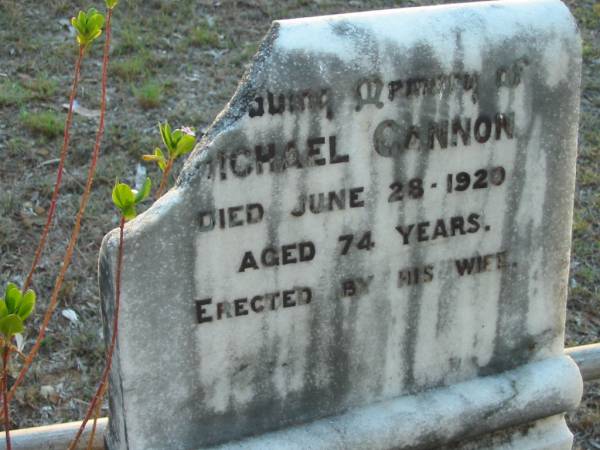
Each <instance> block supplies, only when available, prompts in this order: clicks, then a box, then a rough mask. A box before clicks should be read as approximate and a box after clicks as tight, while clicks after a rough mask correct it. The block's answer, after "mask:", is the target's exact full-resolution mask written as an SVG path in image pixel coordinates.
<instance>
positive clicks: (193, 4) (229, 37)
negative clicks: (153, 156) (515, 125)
mask: <svg viewBox="0 0 600 450" xmlns="http://www.w3.org/2000/svg"><path fill="white" fill-rule="evenodd" d="M430 3H440V2H430V1H427V0H422V1H391V0H387V1H386V0H372V1H340V0H331V1H327V0H287V1H275V0H264V1H261V0H245V1H244V0H220V1H219V0H195V1H183V0H180V1H172V0H145V1H142V0H138V1H136V0H121V2H120V4H119V6H118V7H117V9H116V12H115V15H114V21H113V24H114V28H113V47H112V56H111V58H112V59H111V70H110V80H109V91H108V96H109V98H108V102H109V112H108V117H107V120H108V124H107V130H106V134H105V138H104V144H103V154H102V159H101V162H100V165H99V168H98V175H97V177H96V182H95V190H94V193H93V196H92V200H91V203H90V205H89V207H88V213H87V218H86V219H85V221H84V226H83V231H82V234H81V238H80V240H79V245H78V247H77V250H76V253H75V258H74V262H73V265H72V268H71V270H70V272H69V275H68V277H67V279H66V282H65V284H64V287H63V289H62V292H61V295H60V304H59V307H58V309H57V311H56V313H55V318H54V321H53V323H52V325H51V327H50V330H49V333H48V335H47V338H46V339H45V341H44V345H43V349H42V351H41V354H40V357H39V358H38V359H37V360H36V362H35V363H34V365H33V366H32V369H31V370H30V373H29V375H28V377H27V381H26V383H25V384H24V385H23V387H22V388H21V389H20V390H19V392H18V395H17V398H16V401H14V402H13V403H12V420H13V426H14V427H16V428H20V427H29V426H34V425H39V424H49V423H57V422H65V421H71V420H77V419H81V418H82V415H83V414H84V412H85V409H86V405H87V402H88V401H89V399H90V398H91V396H92V394H93V391H94V390H95V387H96V383H97V382H98V378H99V374H100V371H101V369H102V363H103V361H102V359H103V352H104V345H103V339H102V331H101V319H100V306H99V303H100V300H99V296H98V288H97V281H96V270H97V267H96V264H97V254H98V249H99V246H100V242H101V239H102V237H103V236H104V234H105V233H106V232H108V231H109V230H110V229H112V228H114V227H115V226H116V225H117V220H118V218H117V214H116V212H115V210H114V208H113V207H112V204H111V200H110V190H111V188H112V185H113V183H114V180H115V178H117V177H118V178H120V179H121V180H126V181H127V182H129V183H132V182H133V180H134V177H135V172H136V165H137V164H138V163H139V161H140V156H141V155H142V154H143V153H150V152H151V151H152V150H153V148H154V147H155V146H156V145H158V143H159V136H158V132H157V126H156V124H157V122H158V121H164V120H169V122H170V123H171V124H173V125H175V126H180V125H190V126H194V127H196V128H197V129H199V130H202V129H204V128H206V127H207V126H208V125H209V124H210V122H211V121H212V120H213V118H214V117H215V116H216V114H217V113H218V112H219V111H220V110H221V108H222V107H223V106H224V105H225V104H226V102H227V101H228V100H229V98H230V96H231V95H232V93H233V92H234V90H235V87H236V85H237V82H238V80H239V78H240V76H241V75H242V73H243V71H244V69H245V66H246V64H247V63H248V61H249V59H250V57H251V56H252V54H253V53H254V51H255V50H256V48H257V43H258V42H259V41H260V39H261V37H262V36H263V35H264V33H265V32H266V30H267V29H268V27H269V25H270V23H271V21H272V20H274V19H282V18H292V17H302V16H312V15H320V14H327V13H341V12H349V11H361V10H369V9H382V8H389V7H404V6H416V5H420V4H430ZM567 3H568V6H569V8H570V9H571V11H572V12H573V14H574V15H575V17H576V18H577V21H578V23H579V25H580V28H581V32H582V36H583V54H584V61H585V67H584V74H583V87H582V101H581V127H580V149H579V157H578V166H577V170H578V174H577V192H576V197H575V220H574V224H573V252H572V258H571V274H570V280H569V281H570V283H569V286H570V290H569V301H568V313H567V332H566V342H565V343H566V345H567V346H573V345H578V344H585V343H592V342H598V341H600V268H599V258H600V194H599V192H600V191H599V189H598V188H599V185H600V4H599V3H596V4H594V2H593V1H592V0H578V1H575V0H568V1H567ZM90 6H96V7H97V8H98V9H99V10H103V9H104V5H103V2H101V1H100V0H96V4H95V5H93V4H91V3H88V2H83V1H78V0H46V1H38V0H0V43H1V45H0V255H1V256H0V286H2V289H3V287H4V286H5V284H6V282H8V281H14V282H17V283H22V282H23V279H24V277H25V275H26V273H27V270H28V268H29V264H30V263H31V260H32V256H33V251H34V249H35V245H36V242H37V240H38V238H39V235H40V231H41V229H42V226H43V223H44V220H45V216H46V213H47V210H48V207H49V199H50V195H51V191H52V186H53V183H54V179H55V170H56V165H57V159H56V158H58V152H59V149H60V143H61V139H62V138H61V136H62V129H61V127H62V125H61V123H62V120H63V119H64V113H65V108H64V107H63V105H64V104H65V103H66V102H67V99H68V92H69V87H70V84H71V78H72V70H73V64H74V62H75V58H76V55H77V49H76V45H75V43H74V38H73V35H72V32H71V31H70V29H69V26H68V23H69V22H68V20H69V19H70V17H71V16H72V15H74V14H75V13H76V12H77V11H78V10H79V9H83V8H86V9H87V8H88V7H90ZM100 63H101V45H95V46H94V48H93V49H92V51H91V53H90V55H89V56H88V57H87V58H86V60H85V62H84V67H83V77H82V81H81V88H80V91H79V98H78V101H79V106H80V109H79V113H78V114H76V116H75V120H74V126H73V130H72V135H73V139H72V145H71V154H70V156H69V160H68V163H67V167H66V176H65V180H64V184H63V188H62V197H61V198H60V202H59V205H58V215H57V218H56V220H55V226H54V228H53V230H52V233H51V237H50V240H49V245H48V247H47V249H46V251H45V253H44V256H43V259H42V262H41V265H40V268H39V269H38V272H37V275H36V277H35V278H34V286H35V289H36V291H37V292H38V295H39V304H38V308H37V312H36V316H35V318H34V319H33V322H34V323H33V325H34V326H30V327H29V328H30V329H31V330H36V329H37V327H38V325H39V321H40V317H41V315H42V313H43V311H44V310H45V307H46V305H47V301H48V298H49V294H50V292H51V288H52V285H53V280H54V277H55V275H56V273H57V269H58V265H59V264H60V261H61V260H62V257H63V252H64V247H65V244H66V242H67V240H68V238H69V233H70V229H71V226H72V222H73V218H74V214H75V212H76V210H77V207H78V201H79V195H80V194H81V192H82V190H83V184H84V183H85V176H86V171H87V161H88V155H89V154H90V152H91V150H92V146H93V139H94V134H95V130H96V126H97V116H95V115H94V111H97V109H98V107H99V92H100V86H99V79H100V73H99V72H100V70H99V69H100ZM37 113H46V114H43V115H40V114H37ZM178 169H179V167H176V168H175V171H174V172H175V173H177V172H178ZM148 173H149V175H150V176H151V177H152V178H153V180H155V182H157V181H158V180H159V173H158V172H157V170H156V169H155V168H152V167H149V168H148ZM34 337H35V336H33V332H31V333H30V334H29V335H27V336H25V348H26V349H27V348H28V346H30V345H31V343H32V342H33V338H34ZM17 369H18V364H15V365H14V368H13V372H15V373H16V370H17ZM15 373H13V375H15ZM105 406H106V405H105ZM103 414H107V410H106V409H104V410H103ZM569 422H570V426H571V429H572V430H573V431H574V433H575V434H576V442H577V444H576V448H578V449H600V383H598V382H596V383H587V384H586V392H585V396H584V400H583V402H582V404H581V406H580V407H579V409H578V410H577V411H576V412H574V413H571V414H569Z"/></svg>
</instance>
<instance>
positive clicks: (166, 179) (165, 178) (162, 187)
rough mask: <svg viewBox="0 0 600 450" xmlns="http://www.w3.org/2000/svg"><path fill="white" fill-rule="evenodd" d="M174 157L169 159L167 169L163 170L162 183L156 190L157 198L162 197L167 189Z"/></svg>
mask: <svg viewBox="0 0 600 450" xmlns="http://www.w3.org/2000/svg"><path fill="white" fill-rule="evenodd" d="M174 161H175V160H174V158H169V160H168V161H167V165H166V167H165V170H164V171H163V174H162V178H161V179H160V185H159V186H158V190H157V191H156V199H157V200H158V199H159V198H161V197H162V195H163V193H164V191H165V189H166V188H167V184H168V182H169V174H170V173H171V169H172V168H173V162H174Z"/></svg>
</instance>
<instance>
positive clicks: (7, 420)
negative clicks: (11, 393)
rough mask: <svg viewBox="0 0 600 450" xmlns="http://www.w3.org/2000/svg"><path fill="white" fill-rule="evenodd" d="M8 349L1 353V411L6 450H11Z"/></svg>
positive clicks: (7, 347) (6, 347)
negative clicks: (2, 413)
mask: <svg viewBox="0 0 600 450" xmlns="http://www.w3.org/2000/svg"><path fill="white" fill-rule="evenodd" d="M9 355H10V347H9V346H5V347H4V350H3V352H2V410H3V412H4V434H5V436H6V450H12V445H11V442H10V412H9V410H8V402H9V399H8V393H7V391H8V387H7V386H8V356H9Z"/></svg>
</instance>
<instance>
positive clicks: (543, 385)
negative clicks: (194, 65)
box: [100, 0, 582, 450]
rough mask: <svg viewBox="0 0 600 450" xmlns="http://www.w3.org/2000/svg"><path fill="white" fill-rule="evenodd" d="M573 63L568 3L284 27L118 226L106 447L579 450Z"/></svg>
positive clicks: (107, 310) (106, 252)
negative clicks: (575, 427) (172, 181)
mask: <svg viewBox="0 0 600 450" xmlns="http://www.w3.org/2000/svg"><path fill="white" fill-rule="evenodd" d="M580 66H581V59H580V40H579V37H578V32H577V29H576V25H575V22H574V20H573V18H572V17H571V15H570V14H569V12H568V10H567V8H566V7H565V6H564V5H563V4H562V3H561V2H559V1H558V0H539V1H537V0H536V1H507V2H486V3H471V4H457V5H448V6H439V7H425V8H410V9H396V10H387V11H374V12H367V13H360V14H344V15H336V16H325V17H315V18H308V19H297V20H285V21H278V22H275V23H274V24H273V26H272V27H271V29H270V31H269V33H268V34H267V36H266V37H265V39H264V41H263V43H262V45H261V47H260V50H259V52H258V54H257V55H256V56H255V58H254V60H253V63H252V66H251V67H250V68H249V70H248V72H247V73H246V75H245V76H244V78H243V79H242V81H241V82H240V85H239V87H238V90H237V92H236V93H235V95H234V96H233V98H232V99H231V101H230V103H229V104H228V105H227V107H226V108H225V110H224V111H223V112H222V113H221V114H220V115H219V116H218V117H217V119H216V120H215V122H214V123H213V125H212V126H211V128H210V130H209V131H208V132H207V134H206V135H205V136H204V138H203V139H202V141H201V142H200V143H199V145H198V146H197V148H196V149H195V150H194V152H193V153H192V154H191V156H190V157H189V159H188V160H187V162H186V164H185V166H184V169H183V171H182V173H181V174H180V177H179V179H178V181H177V185H176V186H175V187H174V188H173V189H171V190H170V191H169V192H168V193H167V194H166V195H165V196H164V197H162V198H161V199H160V200H159V201H157V202H156V203H155V204H154V205H153V206H152V207H151V208H150V209H149V210H148V211H146V212H145V213H144V214H142V215H141V216H139V217H138V218H137V219H135V220H133V221H132V222H131V223H129V224H128V225H127V227H126V231H125V258H124V266H123V282H122V295H121V322H120V323H121V325H120V327H119V336H118V348H117V353H116V355H115V360H114V365H113V370H112V373H111V388H110V408H111V410H110V432H109V435H108V438H107V443H108V447H109V448H110V449H145V450H148V449H192V448H206V447H211V446H220V447H219V448H256V449H268V448H272V449H282V448H285V449H288V448H289V449H292V448H293V449H308V448H315V449H322V448H332V449H333V448H340V449H341V448H346V449H350V448H361V449H391V448H411V449H414V448H464V449H467V448H514V449H528V448H531V449H541V448H545V449H546V448H548V449H550V448H553V449H554V448H556V449H566V448H570V447H571V443H572V435H571V433H570V432H569V430H568V428H567V427H566V424H565V421H564V417H563V414H564V412H565V411H566V410H568V409H571V408H574V407H576V405H577V404H578V402H579V399H580V396H581V388H582V387H581V378H580V375H579V372H578V370H577V367H576V366H575V364H574V363H573V362H572V361H571V360H570V359H569V358H567V357H565V356H564V355H563V337H564V324H565V302H566V281H567V276H568V267H569V250H570V244H569V242H570V231H571V215H572V203H573V190H574V174H575V152H576V141H577V126H578V124H577V120H578V106H579V77H580ZM117 244H118V235H117V234H116V233H115V232H112V233H111V234H109V235H108V236H107V237H106V238H105V240H104V242H103V245H102V251H101V256H100V285H101V291H102V299H103V310H104V314H105V324H106V325H105V326H106V335H107V336H109V335H110V330H109V328H108V327H109V326H110V323H111V322H112V319H111V316H112V314H113V309H114V306H113V301H114V281H113V280H114V276H115V267H116V264H115V260H116V248H117ZM446 446H448V447H446Z"/></svg>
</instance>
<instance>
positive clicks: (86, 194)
mask: <svg viewBox="0 0 600 450" xmlns="http://www.w3.org/2000/svg"><path fill="white" fill-rule="evenodd" d="M111 16H112V10H111V9H109V10H108V14H107V18H106V41H105V43H104V58H103V60H102V100H101V103H100V123H99V125H98V132H97V134H96V142H95V144H94V151H93V153H92V159H91V162H90V167H89V170H88V176H87V181H86V184H85V189H84V191H83V194H81V202H80V204H79V211H77V216H76V217H75V224H74V225H73V230H72V231H71V238H70V239H69V244H68V245H67V250H66V252H65V256H64V258H63V261H62V265H61V269H60V272H59V274H58V277H57V278H56V281H55V283H54V289H53V290H52V296H51V297H50V304H49V305H48V309H47V310H46V313H45V314H44V319H43V321H42V325H41V326H40V330H39V332H38V336H37V338H36V340H35V343H34V344H33V347H32V348H31V350H30V351H29V353H28V354H27V357H26V358H25V361H24V362H23V367H22V368H21V371H20V372H19V375H18V376H17V379H16V380H15V382H14V384H13V385H12V387H11V389H10V391H9V392H8V400H10V399H11V398H12V397H13V396H14V394H15V391H16V389H17V387H18V386H19V385H20V384H21V383H22V382H23V379H24V378H25V375H26V374H27V371H28V370H29V367H30V366H31V364H32V362H33V359H34V358H35V356H36V355H37V353H38V352H39V350H40V346H41V345H42V341H43V340H44V336H45V335H46V330H47V329H48V324H49V323H50V320H51V319H52V314H53V313H54V310H55V309H56V306H57V304H58V295H59V293H60V288H61V286H62V283H63V281H64V279H65V275H66V273H67V270H68V268H69V265H70V264H71V260H72V259H73V251H74V250H75V245H77V239H78V238H79V231H80V230H81V221H82V219H83V215H84V213H85V208H86V206H87V204H88V201H89V198H90V193H91V191H92V183H93V181H94V174H95V173H96V165H97V163H98V155H99V154H100V143H101V141H102V136H103V134H104V116H105V114H106V80H107V73H108V70H107V69H108V52H109V49H110V19H111Z"/></svg>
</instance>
